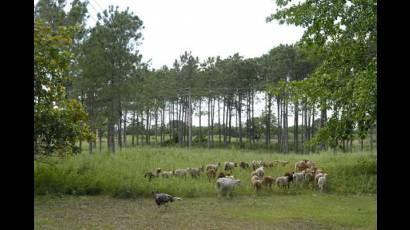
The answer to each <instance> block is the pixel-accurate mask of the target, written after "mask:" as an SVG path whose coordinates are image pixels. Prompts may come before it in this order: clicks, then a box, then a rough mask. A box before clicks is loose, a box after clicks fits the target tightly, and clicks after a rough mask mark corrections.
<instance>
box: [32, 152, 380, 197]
mask: <svg viewBox="0 0 410 230" xmlns="http://www.w3.org/2000/svg"><path fill="white" fill-rule="evenodd" d="M306 158H307V159H311V160H313V161H315V162H316V164H317V166H318V167H320V168H322V169H324V170H325V171H326V172H327V173H328V174H329V176H328V187H327V191H328V192H329V193H339V194H340V193H342V194H343V193H356V194H358V193H359V194H360V193H376V188H377V181H376V177H377V176H376V174H377V157H376V154H374V153H367V152H362V153H358V152H356V153H351V154H349V153H348V154H342V153H339V154H333V153H331V152H323V153H320V154H312V155H299V154H298V155H297V154H286V155H283V154H272V153H266V152H263V151H251V150H246V151H242V150H238V149H231V150H207V149H199V148H198V149H195V148H193V149H191V150H187V149H181V148H172V147H169V148H153V147H138V148H128V149H123V150H122V152H119V153H115V154H109V153H102V154H100V153H95V154H86V153H83V154H80V155H76V156H72V157H69V158H67V159H63V160H58V159H48V160H47V161H48V162H46V161H44V160H35V161H34V193H35V194H36V195H43V194H74V195H75V194H77V195H84V194H91V195H92V194H104V195H110V196H113V197H124V198H127V197H139V196H150V195H151V191H154V190H159V191H162V192H166V193H170V194H175V195H178V196H184V197H199V196H204V197H206V196H215V194H216V189H215V182H214V181H212V182H208V179H207V177H206V175H205V174H202V175H201V176H200V178H197V179H193V178H190V177H187V178H186V179H183V178H168V179H167V178H155V179H153V180H152V181H151V182H148V180H147V179H146V178H144V172H145V171H148V170H153V169H155V168H158V167H159V168H161V169H163V170H173V169H177V168H187V167H200V166H202V165H206V164H208V163H217V162H221V164H223V162H224V161H235V162H239V161H246V162H250V161H252V160H275V159H282V160H288V161H289V162H290V163H289V164H288V165H287V166H285V167H282V166H276V167H274V168H267V169H266V170H265V174H266V175H271V176H274V177H277V176H281V175H283V174H284V173H285V172H291V171H293V167H294V163H295V162H296V161H299V160H301V159H306ZM250 172H251V170H250V169H249V170H242V169H240V168H235V169H234V170H233V172H232V174H233V175H234V176H235V177H237V178H239V179H240V180H241V185H240V186H239V187H238V188H236V190H235V191H234V194H236V195H253V194H254V193H253V190H252V187H251V185H250V179H249V176H250ZM316 189H317V188H312V187H308V186H304V185H293V186H291V189H290V190H289V191H286V192H284V191H282V190H281V189H279V188H276V187H273V189H272V191H269V190H267V189H264V190H263V191H261V195H268V194H278V195H283V194H301V193H311V192H312V191H315V190H316Z"/></svg>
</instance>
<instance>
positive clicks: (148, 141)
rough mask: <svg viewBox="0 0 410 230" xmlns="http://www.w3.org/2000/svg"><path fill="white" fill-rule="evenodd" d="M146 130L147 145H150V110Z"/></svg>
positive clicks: (147, 114)
mask: <svg viewBox="0 0 410 230" xmlns="http://www.w3.org/2000/svg"><path fill="white" fill-rule="evenodd" d="M146 116H147V119H146V129H145V143H146V144H147V145H148V144H149V143H150V135H149V125H150V120H149V119H150V114H149V109H148V110H147V111H146Z"/></svg>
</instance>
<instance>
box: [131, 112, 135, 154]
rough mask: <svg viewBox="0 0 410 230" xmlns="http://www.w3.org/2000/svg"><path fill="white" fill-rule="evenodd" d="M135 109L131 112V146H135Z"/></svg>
mask: <svg viewBox="0 0 410 230" xmlns="http://www.w3.org/2000/svg"><path fill="white" fill-rule="evenodd" d="M134 138H135V110H133V113H132V140H131V141H132V147H134V146H135V139H134Z"/></svg>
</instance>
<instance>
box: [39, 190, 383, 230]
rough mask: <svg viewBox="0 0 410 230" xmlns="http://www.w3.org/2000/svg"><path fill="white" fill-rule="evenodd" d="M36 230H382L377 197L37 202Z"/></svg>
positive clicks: (318, 195) (49, 199) (103, 198)
mask: <svg viewBox="0 0 410 230" xmlns="http://www.w3.org/2000/svg"><path fill="white" fill-rule="evenodd" d="M34 224H35V229H167V230H171V229H287V230H292V229H318V230H319V229H376V195H360V196H358V195H333V194H321V193H319V192H318V193H312V194H301V195H292V194H287V193H286V192H285V193H283V194H279V195H278V194H275V195H273V194H272V195H261V196H234V197H233V198H230V199H226V198H222V199H217V198H216V197H201V198H198V197H197V198H184V199H183V200H182V201H176V202H174V203H170V204H169V205H168V207H164V206H161V207H157V205H156V204H155V202H154V200H153V199H149V198H136V199H117V198H112V197H108V196H101V195H99V196H63V197H50V196H36V197H35V199H34Z"/></svg>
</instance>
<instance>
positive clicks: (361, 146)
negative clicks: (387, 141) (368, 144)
mask: <svg viewBox="0 0 410 230" xmlns="http://www.w3.org/2000/svg"><path fill="white" fill-rule="evenodd" d="M360 151H363V139H361V138H360Z"/></svg>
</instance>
